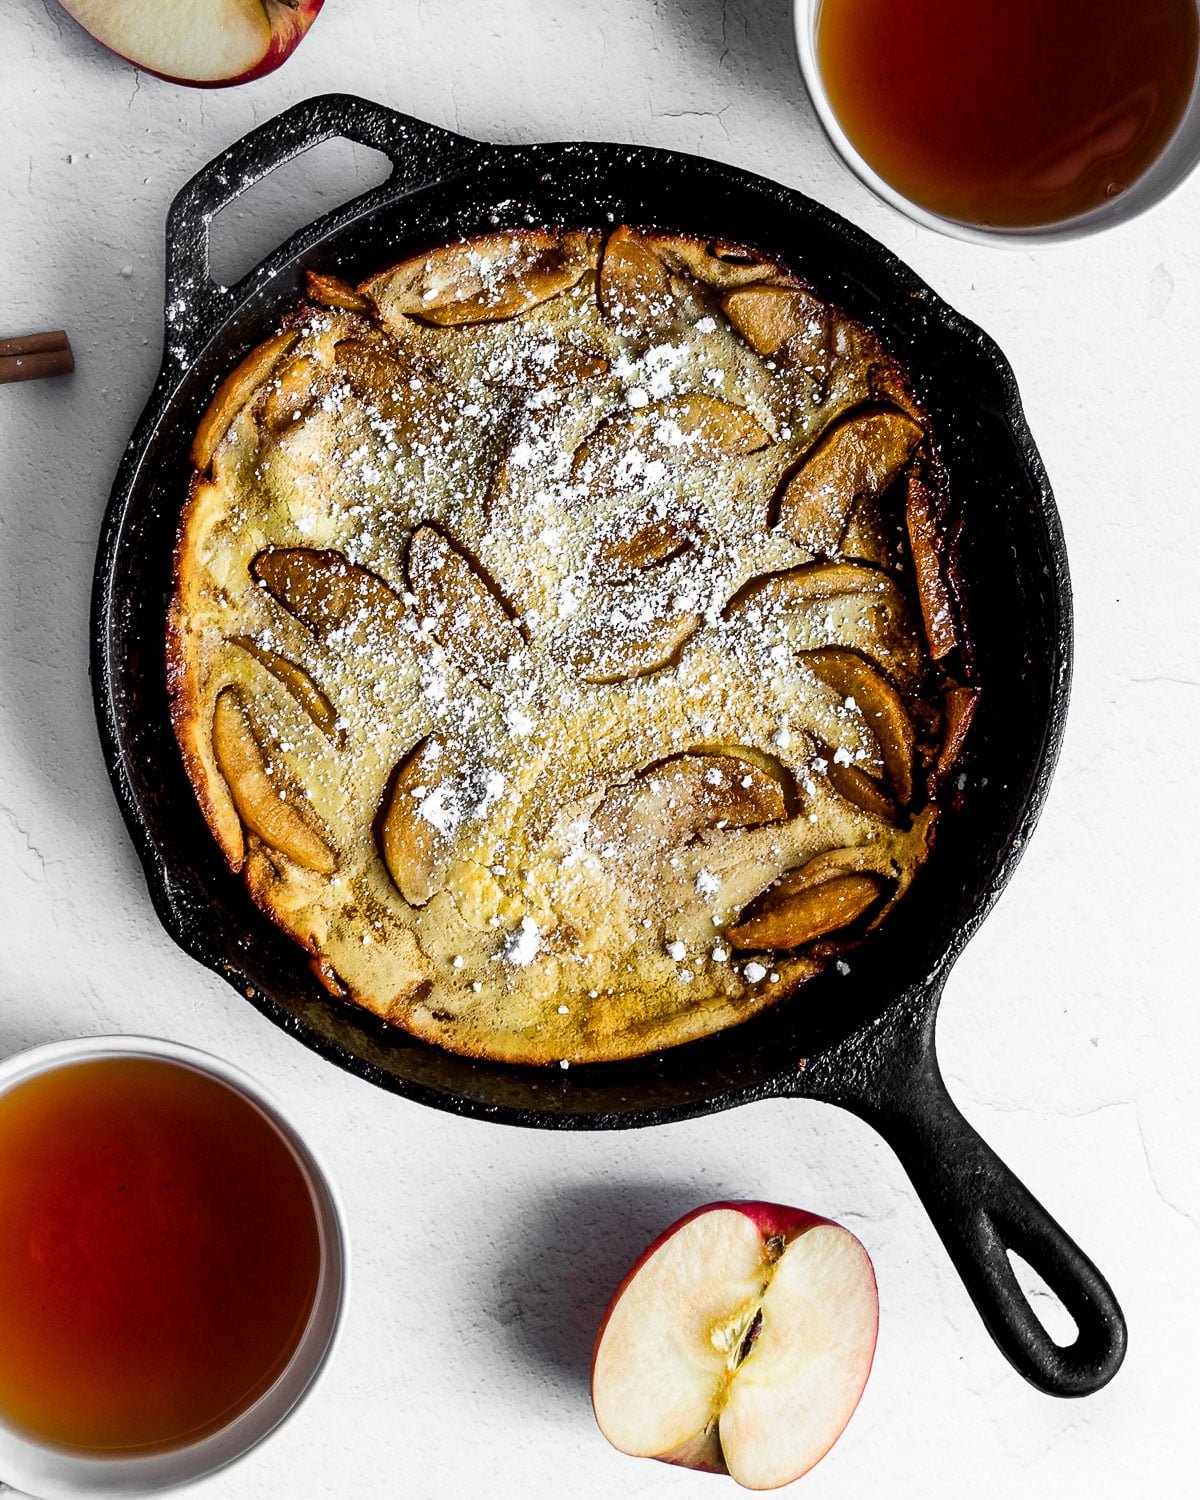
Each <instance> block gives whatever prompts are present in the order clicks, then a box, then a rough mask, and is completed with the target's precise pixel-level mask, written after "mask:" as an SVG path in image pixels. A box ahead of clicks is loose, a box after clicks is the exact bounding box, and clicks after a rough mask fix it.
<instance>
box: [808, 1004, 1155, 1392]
mask: <svg viewBox="0 0 1200 1500" xmlns="http://www.w3.org/2000/svg"><path fill="white" fill-rule="evenodd" d="M940 990H941V981H940V980H939V981H938V982H937V986H936V989H935V990H933V991H932V992H930V991H929V990H924V991H916V992H913V993H911V994H910V995H908V996H906V997H905V1000H904V1002H902V1003H901V1007H900V1009H899V1010H898V1011H897V1012H893V1013H892V1014H891V1015H890V1016H889V1018H888V1019H887V1022H886V1024H884V1025H881V1026H880V1027H878V1028H875V1031H876V1034H875V1035H872V1034H871V1033H870V1032H868V1033H867V1034H865V1035H864V1034H861V1033H860V1034H859V1036H857V1037H856V1038H854V1039H853V1040H852V1041H851V1043H849V1044H847V1046H846V1047H844V1048H843V1049H835V1050H834V1051H833V1052H831V1053H829V1054H826V1055H825V1057H823V1058H818V1059H815V1060H814V1064H813V1067H812V1069H811V1072H806V1091H808V1092H811V1093H814V1094H815V1095H816V1096H817V1097H819V1098H824V1099H827V1100H829V1101H830V1102H831V1103H836V1104H840V1105H842V1107H843V1108H846V1109H849V1110H850V1111H851V1112H852V1113H854V1114H856V1115H858V1116H859V1117H860V1118H862V1119H864V1120H866V1121H867V1122H868V1123H869V1124H870V1125H872V1126H874V1128H875V1129H876V1130H878V1131H879V1133H880V1134H881V1135H882V1136H883V1138H884V1139H885V1140H886V1141H887V1142H888V1144H889V1145H890V1146H891V1147H892V1149H893V1150H894V1151H895V1153H896V1155H897V1156H898V1157H899V1158H900V1162H901V1164H902V1166H903V1167H904V1169H905V1171H906V1172H907V1173H908V1175H909V1178H910V1179H911V1181H912V1184H913V1186H914V1187H915V1188H916V1190H917V1193H918V1195H919V1197H920V1199H921V1201H922V1203H923V1204H924V1205H925V1208H926V1210H927V1211H928V1213H929V1217H930V1218H931V1219H932V1221H933V1225H934V1228H935V1229H936V1230H937V1232H938V1234H939V1235H940V1236H941V1238H942V1243H943V1244H944V1245H945V1247H946V1249H947V1250H948V1251H949V1254H950V1259H951V1260H952V1261H953V1262H954V1265H955V1268H956V1269H957V1271H958V1273H959V1275H960V1276H961V1277H962V1280H963V1284H964V1285H965V1287H966V1289H967V1292H968V1293H969V1295H970V1297H971V1300H972V1301H973V1302H974V1303H975V1306H976V1309H977V1310H978V1312H979V1314H980V1316H981V1317H982V1319H983V1321H984V1324H985V1326H986V1328H987V1330H988V1332H989V1333H990V1334H991V1335H992V1338H993V1339H995V1341H996V1343H997V1345H998V1346H999V1347H1000V1350H1001V1352H1002V1353H1003V1354H1005V1355H1006V1356H1007V1358H1008V1359H1009V1360H1010V1361H1011V1362H1012V1364H1013V1365H1014V1366H1015V1368H1016V1369H1017V1370H1018V1371H1019V1372H1020V1373H1021V1374H1022V1375H1024V1376H1025V1378H1026V1380H1028V1381H1030V1382H1031V1383H1032V1384H1033V1385H1035V1386H1036V1387H1037V1388H1038V1390H1041V1391H1045V1392H1046V1393H1047V1394H1048V1395H1052V1396H1088V1395H1091V1394H1092V1393H1093V1392H1095V1391H1098V1390H1100V1388H1101V1387H1102V1386H1104V1385H1106V1384H1107V1383H1108V1382H1109V1381H1110V1380H1111V1379H1112V1377H1113V1376H1114V1375H1115V1374H1116V1373H1117V1370H1118V1369H1119V1368H1120V1365H1121V1361H1122V1360H1123V1359H1124V1357H1125V1347H1126V1342H1127V1332H1126V1327H1125V1318H1124V1316H1123V1314H1122V1312H1121V1309H1120V1307H1119V1306H1118V1305H1117V1300H1116V1298H1115V1297H1114V1296H1113V1293H1112V1290H1111V1288H1110V1287H1109V1285H1108V1283H1107V1282H1106V1281H1105V1279H1104V1277H1103V1276H1102V1275H1101V1274H1100V1272H1099V1271H1098V1270H1097V1269H1096V1267H1095V1266H1094V1265H1093V1264H1092V1262H1091V1261H1090V1260H1089V1259H1088V1257H1087V1256H1086V1255H1085V1254H1084V1253H1083V1251H1082V1250H1080V1248H1079V1247H1078V1246H1077V1245H1076V1244H1075V1243H1074V1241H1073V1240H1071V1239H1070V1238H1069V1237H1068V1235H1067V1234H1066V1233H1065V1232H1064V1231H1063V1230H1062V1229H1061V1228H1060V1227H1059V1225H1058V1224H1056V1223H1055V1221H1054V1220H1053V1219H1052V1218H1051V1217H1050V1215H1049V1214H1048V1213H1047V1212H1046V1210H1045V1209H1044V1208H1043V1207H1042V1205H1041V1204H1040V1203H1039V1202H1038V1200H1037V1199H1036V1198H1035V1197H1034V1196H1033V1194H1032V1193H1031V1192H1030V1191H1029V1189H1028V1188H1027V1187H1025V1185H1024V1184H1023V1183H1022V1182H1021V1181H1020V1180H1019V1179H1018V1178H1017V1177H1016V1176H1015V1175H1014V1173H1013V1172H1011V1171H1010V1170H1009V1168H1008V1167H1006V1166H1005V1164H1004V1163H1003V1162H1002V1161H1001V1160H1000V1158H999V1157H998V1156H997V1155H996V1153H995V1152H994V1151H993V1150H992V1149H991V1147H990V1146H988V1144H987V1143H986V1142H985V1141H984V1140H983V1139H982V1137H981V1136H980V1135H979V1133H978V1132H977V1131H976V1130H975V1129H974V1127H973V1126H971V1125H970V1124H969V1123H968V1122H967V1121H966V1120H965V1119H964V1118H963V1116H962V1114H961V1113H960V1111H959V1110H958V1107H957V1106H956V1105H955V1103H954V1101H953V1100H952V1099H951V1097H950V1095H949V1093H948V1091H947V1089H946V1085H945V1082H944V1080H943V1078H942V1073H941V1069H940V1068H939V1067H938V1062H937V1055H936V1052H935V1050H934V1041H933V1032H934V1020H935V1015H936V1011H937V1001H938V998H939V995H940ZM839 1050H840V1051H841V1052H842V1054H843V1055H842V1057H841V1058H840V1059H839V1058H838V1051H839ZM850 1054H852V1056H851V1055H850ZM848 1064H849V1065H848ZM1009 1250H1012V1251H1013V1252H1014V1253H1015V1254H1017V1255H1019V1256H1020V1257H1021V1259H1022V1260H1024V1261H1025V1262H1026V1263H1027V1264H1028V1265H1029V1266H1031V1267H1032V1268H1033V1270H1034V1271H1036V1272H1037V1274H1038V1275H1039V1276H1041V1277H1042V1279H1043V1280H1044V1281H1045V1282H1046V1284H1047V1285H1048V1286H1049V1287H1050V1288H1051V1290H1052V1291H1053V1292H1054V1294H1055V1295H1056V1296H1057V1297H1058V1299H1059V1300H1060V1301H1061V1302H1062V1304H1063V1306H1064V1307H1065V1308H1066V1310H1067V1311H1068V1312H1069V1313H1070V1315H1071V1317H1072V1318H1073V1319H1074V1321H1075V1324H1076V1326H1077V1328H1078V1330H1079V1331H1078V1335H1077V1337H1076V1339H1075V1340H1074V1342H1073V1343H1071V1344H1069V1345H1067V1346H1065V1347H1064V1346H1060V1345H1059V1344H1056V1343H1055V1342H1054V1341H1053V1339H1051V1337H1050V1335H1049V1334H1048V1333H1047V1332H1046V1330H1045V1329H1044V1328H1043V1327H1042V1324H1041V1322H1040V1321H1039V1320H1038V1317H1037V1314H1036V1313H1035V1312H1034V1311H1033V1308H1032V1307H1031V1306H1030V1303H1029V1301H1028V1299H1027V1298H1026V1296H1025V1294H1024V1292H1023V1291H1022V1290H1021V1288H1020V1286H1019V1284H1018V1282H1017V1278H1016V1276H1015V1274H1014V1273H1013V1268H1012V1265H1011V1263H1010V1261H1009V1258H1008V1253H1007V1252H1008V1251H1009Z"/></svg>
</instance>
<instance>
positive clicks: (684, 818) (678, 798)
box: [592, 750, 792, 849]
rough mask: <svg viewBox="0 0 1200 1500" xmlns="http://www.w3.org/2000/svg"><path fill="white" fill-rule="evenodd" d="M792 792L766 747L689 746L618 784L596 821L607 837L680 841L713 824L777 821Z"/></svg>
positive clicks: (639, 843)
mask: <svg viewBox="0 0 1200 1500" xmlns="http://www.w3.org/2000/svg"><path fill="white" fill-rule="evenodd" d="M791 800H792V794H791V789H790V787H789V786H788V774H787V772H786V771H785V770H784V768H783V767H782V766H778V767H776V768H773V769H770V770H769V769H767V768H766V767H765V766H764V764H763V757H762V756H760V755H755V756H754V757H753V758H750V757H749V756H742V755H739V754H738V753H737V751H735V750H731V751H727V752H716V751H699V750H689V751H685V752H683V753H682V754H680V755H673V756H670V757H669V758H668V759H667V760H662V761H657V762H656V763H655V764H654V765H651V766H646V767H645V768H644V769H642V770H641V771H639V772H638V773H637V775H636V776H635V777H634V778H633V780H632V781H631V782H629V783H628V784H626V785H624V786H618V787H614V788H612V790H611V791H610V792H609V793H608V795H607V796H606V797H605V798H604V801H603V802H602V803H601V804H600V806H599V807H598V808H597V809H596V811H595V812H594V813H593V815H592V826H593V827H594V828H595V830H596V832H597V835H598V836H599V838H600V840H601V842H603V843H606V844H607V843H610V842H612V843H615V844H617V845H618V846H619V847H622V848H641V849H649V848H668V849H677V848H680V847H681V846H682V845H684V844H687V843H690V842H691V840H692V839H694V838H696V837H698V836H699V835H700V834H701V833H705V832H707V831H708V830H709V829H714V828H719V829H725V828H752V827H757V826H759V825H761V824H763V823H778V822H779V821H781V819H783V818H784V817H786V816H787V812H788V806H789V803H790V801H791Z"/></svg>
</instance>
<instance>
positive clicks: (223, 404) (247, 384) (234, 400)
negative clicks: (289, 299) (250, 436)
mask: <svg viewBox="0 0 1200 1500" xmlns="http://www.w3.org/2000/svg"><path fill="white" fill-rule="evenodd" d="M298 337H299V334H297V333H296V332H295V331H294V330H290V329H286V330H285V331H284V332H283V333H277V334H276V335H275V336H274V338H269V339H267V340H266V341H265V342H264V343H261V344H259V345H257V346H256V347H255V348H253V349H251V351H250V353H249V354H247V355H246V357H245V359H243V360H242V362H241V363H240V364H238V365H235V366H234V368H233V369H232V370H230V372H229V374H228V375H226V377H225V379H224V380H222V382H221V384H220V385H219V386H218V387H217V393H216V395H215V396H214V397H213V398H212V401H211V402H210V403H209V406H208V410H207V411H206V412H205V413H204V416H203V417H202V418H201V419H200V425H199V427H197V428H196V435H195V436H194V437H193V438H192V451H191V459H192V463H193V464H195V466H196V468H197V469H199V470H200V472H201V473H202V474H206V473H207V472H208V468H209V465H210V464H211V463H212V461H213V455H214V454H215V453H216V451H217V447H218V445H219V444H220V442H221V439H222V438H223V437H224V436H225V434H226V433H227V432H228V431H229V429H230V427H232V426H233V422H234V418H235V417H237V416H238V414H239V413H240V412H242V411H244V410H245V408H246V406H247V405H248V404H249V402H250V400H251V398H252V397H253V395H254V393H255V392H256V391H257V390H258V388H259V386H260V385H262V383H263V382H264V381H265V380H266V379H267V377H268V376H269V375H270V373H271V371H272V370H273V369H274V368H275V366H276V365H277V364H278V363H279V361H280V360H281V359H282V358H283V356H284V355H285V354H286V353H287V351H288V350H289V349H290V348H291V347H292V345H293V344H294V343H295V342H296V340H297V338H298Z"/></svg>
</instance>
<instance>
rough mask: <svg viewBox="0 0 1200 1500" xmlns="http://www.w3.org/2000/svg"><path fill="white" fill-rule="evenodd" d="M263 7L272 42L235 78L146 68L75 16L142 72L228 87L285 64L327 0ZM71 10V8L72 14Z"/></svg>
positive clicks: (282, 0)
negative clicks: (182, 74) (179, 75)
mask: <svg viewBox="0 0 1200 1500" xmlns="http://www.w3.org/2000/svg"><path fill="white" fill-rule="evenodd" d="M261 3H262V5H263V8H264V9H265V10H266V12H267V16H268V19H269V20H270V23H271V43H270V46H268V48H267V50H266V52H264V53H263V55H262V58H261V59H260V61H259V62H258V63H256V64H255V66H254V67H253V68H251V69H250V71H249V72H247V73H239V74H238V75H237V76H236V77H235V78H175V77H173V76H172V75H171V74H170V73H159V72H157V71H156V70H155V69H154V68H145V67H143V66H142V65H141V63H135V62H133V61H132V60H131V59H130V58H128V57H126V56H125V55H124V54H123V53H121V52H118V51H117V50H116V48H114V47H110V46H109V45H108V43H107V42H105V41H102V40H101V39H100V38H99V37H98V36H97V35H96V34H95V32H94V31H88V29H87V27H86V26H84V25H83V22H82V21H79V20H78V19H77V18H76V17H75V16H72V17H71V19H72V20H73V21H75V22H76V24H77V25H79V26H81V27H83V30H84V31H88V36H90V37H91V38H92V40H93V41H95V42H98V43H99V44H100V46H101V47H103V48H104V50H105V51H106V52H111V53H112V55H113V56H114V57H119V58H120V59H121V61H122V62H124V63H129V65H130V67H132V68H136V69H137V70H138V72H139V73H147V74H149V76H150V77H151V78H161V79H163V81H164V82H166V83H178V84H182V85H183V87H184V88H188V89H227V88H231V87H232V86H233V85H234V84H237V83H252V82H253V81H254V79H256V78H264V77H265V76H266V75H267V74H268V73H273V72H274V71H275V69H276V68H278V67H280V66H282V64H283V63H285V62H287V60H288V58H289V57H291V55H292V53H293V52H294V51H295V50H296V48H297V47H298V46H299V45H300V43H301V42H302V41H303V40H304V38H305V37H306V36H307V35H308V29H309V27H310V26H311V25H312V24H313V22H314V21H315V20H316V19H317V16H318V15H319V14H320V11H321V7H322V6H323V5H324V4H325V0H296V7H295V9H294V10H293V8H292V7H291V5H289V4H288V3H287V0H261ZM69 14H70V12H69V11H68V15H69Z"/></svg>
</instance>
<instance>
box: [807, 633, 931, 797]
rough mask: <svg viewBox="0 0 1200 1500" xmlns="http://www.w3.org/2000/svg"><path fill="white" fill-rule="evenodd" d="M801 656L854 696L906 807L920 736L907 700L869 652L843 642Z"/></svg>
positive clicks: (844, 693) (829, 683) (822, 676)
mask: <svg viewBox="0 0 1200 1500" xmlns="http://www.w3.org/2000/svg"><path fill="white" fill-rule="evenodd" d="M799 656H800V660H801V661H802V662H803V663H804V665H805V666H806V667H808V668H809V669H810V670H811V671H813V672H814V673H815V674H816V675H817V676H818V677H819V678H820V679H821V681H822V682H823V683H825V684H826V686H827V687H831V688H832V689H833V690H834V692H836V693H840V694H841V695H842V697H843V698H853V699H854V701H855V703H856V704H857V705H858V708H859V710H860V712H861V713H862V716H863V718H864V719H866V721H867V723H868V725H869V726H870V728H871V729H872V730H873V732H874V734H875V738H876V740H877V742H878V744H879V754H880V758H881V759H882V761H883V765H884V769H885V770H886V771H887V774H888V779H889V780H890V781H891V783H892V786H893V787H894V788H895V792H896V797H897V800H898V801H899V803H900V805H901V806H902V807H907V805H908V803H909V802H910V801H911V800H912V793H913V752H914V750H915V746H916V736H915V734H914V732H913V723H912V719H911V718H909V714H908V710H907V709H906V708H905V706H904V700H903V699H902V698H901V697H900V694H899V693H898V692H897V691H896V689H895V688H894V687H893V686H892V684H891V683H890V682H889V681H888V680H887V678H886V677H885V676H884V675H883V673H882V672H880V671H878V670H877V669H876V668H875V667H874V666H872V665H871V663H870V662H869V661H868V660H867V659H866V657H865V656H860V655H859V653H858V652H857V651H851V650H849V649H846V648H843V647H839V646H826V647H822V648H821V649H820V650H818V651H802V652H800V653H799Z"/></svg>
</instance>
